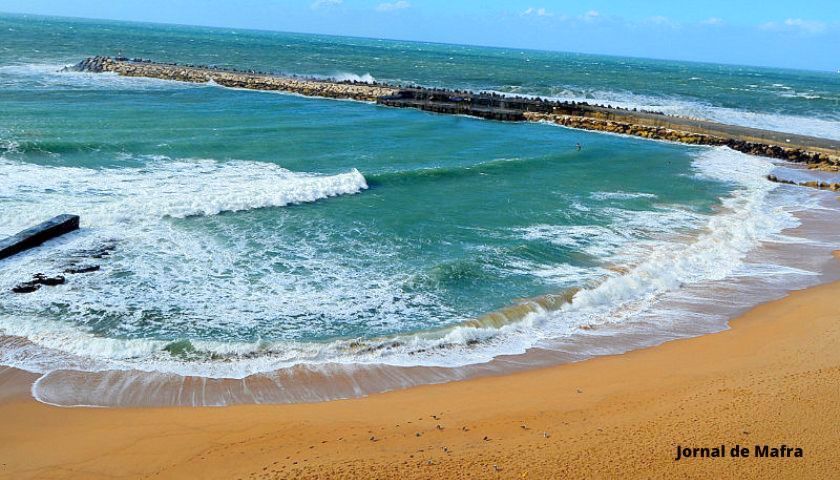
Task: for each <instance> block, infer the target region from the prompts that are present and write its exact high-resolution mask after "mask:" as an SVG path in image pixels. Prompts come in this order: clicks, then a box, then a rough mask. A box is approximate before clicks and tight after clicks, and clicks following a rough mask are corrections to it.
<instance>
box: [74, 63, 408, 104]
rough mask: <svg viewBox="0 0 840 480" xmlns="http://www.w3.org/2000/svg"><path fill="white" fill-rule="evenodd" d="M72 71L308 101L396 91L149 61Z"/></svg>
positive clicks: (370, 99)
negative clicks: (214, 85) (273, 93)
mask: <svg viewBox="0 0 840 480" xmlns="http://www.w3.org/2000/svg"><path fill="white" fill-rule="evenodd" d="M72 69H73V70H77V71H82V72H96V73H102V72H111V73H116V74H118V75H122V76H125V77H146V78H158V79H161V80H175V81H179V82H191V83H209V82H214V83H217V84H219V85H222V86H224V87H231V88H246V89H249V90H275V91H283V92H289V93H297V94H299V95H306V96H311V97H327V98H341V99H350V100H359V101H367V102H375V101H376V100H377V99H378V98H379V97H385V96H389V95H394V94H395V93H397V92H398V89H396V88H394V87H390V86H386V85H379V84H375V83H373V84H371V83H363V82H353V81H344V82H338V81H328V80H317V79H309V78H301V77H294V76H284V75H275V74H270V73H263V72H256V71H243V70H235V69H224V68H215V67H208V66H192V65H178V64H174V63H155V62H151V61H149V60H141V59H127V58H110V57H92V58H88V59H86V60H84V61H82V62H81V63H79V64H78V65H76V66H75V67H73V68H72Z"/></svg>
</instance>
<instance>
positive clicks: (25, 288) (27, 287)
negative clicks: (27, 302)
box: [12, 282, 41, 293]
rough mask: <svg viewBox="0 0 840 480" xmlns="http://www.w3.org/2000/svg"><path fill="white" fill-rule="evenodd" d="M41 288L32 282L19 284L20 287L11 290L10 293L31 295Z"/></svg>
mask: <svg viewBox="0 0 840 480" xmlns="http://www.w3.org/2000/svg"><path fill="white" fill-rule="evenodd" d="M39 288H41V285H39V284H37V283H33V282H26V283H21V284H20V285H18V286H16V287H14V288H12V292H14V293H32V292H34V291H35V290H38V289H39Z"/></svg>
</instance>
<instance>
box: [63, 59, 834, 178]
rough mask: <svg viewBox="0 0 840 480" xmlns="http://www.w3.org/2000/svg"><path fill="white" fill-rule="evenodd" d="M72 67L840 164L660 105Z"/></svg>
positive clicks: (796, 144) (168, 69)
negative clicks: (648, 108)
mask: <svg viewBox="0 0 840 480" xmlns="http://www.w3.org/2000/svg"><path fill="white" fill-rule="evenodd" d="M67 70H74V71H78V72H89V73H103V72H110V73H114V74H117V75H121V76H126V77H143V78H155V79H161V80H175V81H182V82H190V83H211V82H212V83H215V84H218V85H221V86H224V87H229V88H239V89H247V90H267V91H284V92H289V93H295V94H299V95H303V96H312V97H324V98H331V99H347V100H357V101H365V102H375V103H377V104H380V105H384V106H388V107H395V108H414V109H419V110H424V111H429V112H434V113H439V114H450V115H468V116H474V117H479V118H485V119H490V120H501V121H528V122H549V123H556V124H559V125H563V126H565V127H569V128H575V129H581V130H590V131H599V132H607V133H618V134H622V135H629V136H635V137H641V138H648V139H653V140H666V141H672V142H679V143H684V144H688V145H708V146H727V147H729V148H731V149H733V150H736V151H739V152H741V153H746V154H748V155H757V156H765V157H769V158H775V159H781V160H787V161H791V162H798V163H804V164H807V165H808V166H809V167H811V168H818V169H824V170H830V171H837V170H840V140H832V139H826V138H818V137H812V136H807V135H799V134H792V133H784V132H775V131H770V130H762V129H757V128H750V127H743V126H737V125H726V124H722V123H718V122H713V121H709V120H698V119H692V118H687V117H680V116H675V115H665V114H663V113H661V112H651V111H643V110H642V111H639V110H636V109H633V110H628V109H623V108H618V107H612V106H609V105H607V106H604V105H590V104H589V103H586V102H583V103H576V102H560V101H551V100H545V99H542V98H539V97H536V98H532V97H521V96H506V95H500V94H496V93H486V92H484V93H476V92H470V91H460V90H448V89H438V88H423V87H418V86H406V87H404V86H402V85H390V84H385V83H376V82H374V83H363V82H355V81H353V82H351V81H336V80H324V79H314V78H305V77H296V76H288V75H277V74H272V73H266V72H257V71H253V70H249V71H243V70H234V69H223V68H216V67H210V66H201V65H178V64H168V63H158V62H153V61H151V60H144V59H129V58H124V57H118V58H111V57H89V58H87V59H85V60H83V61H81V62H79V63H78V64H77V65H75V66H73V67H68V68H67Z"/></svg>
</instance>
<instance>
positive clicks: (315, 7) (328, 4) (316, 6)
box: [311, 0, 344, 10]
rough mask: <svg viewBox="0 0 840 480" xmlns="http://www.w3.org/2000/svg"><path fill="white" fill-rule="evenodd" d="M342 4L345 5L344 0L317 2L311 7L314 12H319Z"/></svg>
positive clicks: (320, 0) (319, 0)
mask: <svg viewBox="0 0 840 480" xmlns="http://www.w3.org/2000/svg"><path fill="white" fill-rule="evenodd" d="M342 3H344V0H315V1H314V2H312V5H311V6H312V9H313V10H318V9H319V8H329V7H335V6H338V5H341V4H342Z"/></svg>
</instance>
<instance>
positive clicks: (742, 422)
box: [0, 282, 840, 480]
mask: <svg viewBox="0 0 840 480" xmlns="http://www.w3.org/2000/svg"><path fill="white" fill-rule="evenodd" d="M731 326H732V328H731V329H730V330H727V331H724V332H721V333H717V334H713V335H706V336H703V337H698V338H692V339H686V340H678V341H673V342H669V343H666V344H664V345H661V346H658V347H654V348H650V349H645V350H638V351H634V352H630V353H627V354H623V355H616V356H610V357H602V358H597V359H594V360H588V361H585V362H581V363H578V364H572V365H562V366H557V367H551V368H545V369H540V370H535V371H529V372H525V373H518V374H513V375H508V376H501V377H492V378H482V379H476V380H468V381H463V382H455V383H450V384H446V385H435V386H425V387H418V388H412V389H408V390H403V391H398V392H392V393H387V394H380V395H375V396H371V397H369V398H363V399H355V400H345V401H335V402H328V403H321V404H306V405H302V404H299V405H273V406H236V407H224V408H165V409H94V408H57V407H50V406H47V405H43V404H39V403H36V402H35V401H33V400H30V399H27V398H24V397H21V396H20V395H18V396H15V397H13V398H12V399H9V398H6V399H5V401H3V403H2V404H0V419H2V430H0V478H10V479H26V478H33V479H36V478H37V479H53V478H55V479H59V478H60V479H99V478H103V479H105V478H155V479H158V478H160V479H167V478H205V479H238V478H241V479H254V478H257V479H271V478H348V479H349V478H365V479H367V478H395V479H396V478H435V479H446V478H520V479H521V478H533V479H541V478H715V479H727V478H737V479H742V480H743V479H751V478H774V479H775V478H801V479H831V478H840V473H838V472H840V282H838V283H834V284H829V285H823V286H819V287H815V288H812V289H808V290H804V291H800V292H795V293H793V294H791V295H790V296H788V297H787V298H785V299H782V300H779V301H775V302H771V303H768V304H765V305H761V306H759V307H757V308H755V309H753V310H752V311H750V312H748V313H747V314H745V315H743V316H742V317H741V318H739V319H737V320H735V321H733V322H732V325H731ZM11 388H12V387H11V386H10V385H8V382H7V383H6V384H2V385H0V389H3V390H10V389H11ZM720 444H724V445H726V449H727V450H728V449H729V448H731V447H733V446H735V445H736V444H737V445H741V446H746V447H748V448H749V450H750V453H751V454H752V453H754V446H755V445H756V444H758V445H765V444H766V445H770V446H772V447H777V446H779V445H781V444H786V445H787V446H792V447H800V448H801V449H802V451H803V455H804V456H803V457H802V458H753V457H752V455H751V457H750V458H731V457H729V456H727V457H725V458H693V459H689V460H680V461H674V457H675V452H676V447H677V445H683V446H688V447H714V446H718V445H720ZM727 453H729V452H728V451H727Z"/></svg>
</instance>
